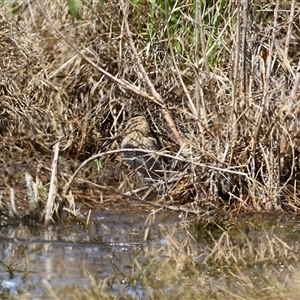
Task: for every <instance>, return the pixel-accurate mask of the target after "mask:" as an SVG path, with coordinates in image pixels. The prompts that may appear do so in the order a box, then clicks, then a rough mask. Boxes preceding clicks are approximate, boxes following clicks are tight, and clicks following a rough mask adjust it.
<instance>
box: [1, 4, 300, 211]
mask: <svg viewBox="0 0 300 300" xmlns="http://www.w3.org/2000/svg"><path fill="white" fill-rule="evenodd" d="M38 3H39V2H37V1H30V0H28V1H19V2H18V4H16V5H12V4H10V2H4V3H2V4H1V8H0V25H1V32H0V40H1V43H0V47H1V49H0V50H1V51H0V56H1V58H0V60H1V77H0V97H1V102H0V111H1V126H0V135H1V144H0V146H1V153H2V157H1V159H2V161H3V162H5V163H6V165H8V164H10V161H11V158H13V160H14V161H16V160H19V159H20V158H22V159H24V160H25V161H29V158H31V159H32V157H34V161H37V162H39V163H40V164H42V165H43V167H45V166H46V167H49V164H48V165H47V164H45V163H44V162H45V161H47V159H49V157H50V156H52V148H53V146H54V145H55V144H56V143H57V142H58V141H59V142H60V160H61V167H59V169H58V171H59V175H58V183H57V185H58V190H57V195H58V196H61V193H60V192H61V191H62V188H63V186H64V185H65V184H66V182H67V180H69V178H70V176H71V175H72V173H73V172H74V171H75V168H74V165H78V162H79V161H83V160H84V159H87V158H89V157H90V156H91V155H92V154H94V153H97V152H98V151H100V152H101V157H100V158H99V161H98V164H96V162H93V163H92V164H88V165H87V166H85V167H84V168H83V169H82V170H81V171H80V172H79V174H78V175H77V179H78V180H79V178H81V179H80V180H81V181H80V180H79V181H76V183H77V184H75V185H74V184H73V185H72V186H70V190H71V191H72V193H73V195H75V197H76V198H75V199H78V198H79V197H77V196H80V197H81V196H82V192H81V193H80V191H82V190H84V189H82V186H84V187H85V189H86V190H88V191H89V192H90V191H93V193H91V194H89V195H88V197H89V198H90V199H99V197H102V200H103V201H105V199H107V198H106V197H109V196H108V195H109V194H111V193H110V192H111V191H114V192H115V194H114V197H118V198H122V197H123V196H124V197H125V195H124V194H125V193H127V192H128V191H129V190H134V189H137V188H139V187H141V186H143V185H144V184H143V183H142V182H141V180H140V178H139V177H137V176H136V175H135V174H133V172H132V171H130V170H128V169H127V168H126V166H125V165H124V164H123V163H122V160H121V155H120V152H118V151H113V150H118V149H119V148H120V141H121V138H122V129H123V128H124V124H125V122H126V121H127V120H128V118H130V117H131V116H132V115H135V114H143V115H145V116H146V117H147V118H148V120H149V121H150V122H151V126H152V129H153V131H154V132H155V133H156V134H157V136H158V137H159V138H160V140H161V142H162V145H163V149H162V151H161V153H160V154H161V155H164V156H166V157H168V163H169V166H170V170H169V172H171V173H168V174H169V175H168V176H167V178H166V180H168V181H169V182H167V183H164V184H163V188H158V189H160V190H163V192H162V193H161V194H159V195H158V197H156V198H157V199H158V202H159V201H160V202H159V203H160V204H162V203H163V205H168V206H172V207H182V206H181V205H186V206H185V208H186V209H188V210H190V211H194V212H199V211H202V209H204V210H205V211H208V210H212V211H216V210H220V209H223V210H227V209H230V210H231V211H234V212H241V211H261V210H270V209H283V210H289V211H293V212H295V213H298V210H299V207H300V206H299V199H298V190H299V187H298V185H299V183H298V180H299V178H298V177H299V176H298V171H297V170H298V168H299V138H298V135H299V133H298V131H299V126H298V115H299V113H298V110H299V105H298V102H299V87H298V84H299V82H298V81H299V72H297V65H298V69H299V64H298V61H299V51H298V45H299V42H300V36H299V32H300V31H299V26H300V22H299V16H300V15H299V14H300V10H299V5H298V4H296V5H295V1H286V2H284V3H282V2H281V1H277V2H276V3H274V4H270V3H269V2H268V1H262V2H260V3H259V4H252V7H248V9H243V7H237V6H236V4H235V3H233V2H232V3H231V4H230V5H225V4H224V2H223V1H221V0H219V1H215V3H214V6H211V7H205V6H201V5H199V3H198V2H197V3H196V6H194V4H193V1H186V2H185V5H183V4H180V3H177V4H176V5H177V6H174V7H168V8H166V7H165V6H164V4H162V3H161V2H158V1H157V2H153V3H152V6H150V4H149V3H148V2H147V1H132V2H130V3H129V2H127V3H125V4H124V3H123V1H121V2H120V1H110V2H109V3H108V1H107V3H106V2H105V1H92V0H91V1H89V2H86V5H82V7H81V8H80V11H79V13H80V16H81V18H80V19H79V20H73V19H72V17H71V16H70V15H69V13H68V5H67V1H58V2H57V1H56V2H54V1H49V2H45V3H43V4H42V5H40V4H38ZM293 3H294V6H293ZM207 5H208V4H207ZM249 5H250V4H249ZM13 10H14V12H15V13H13ZM171 16H172V17H171ZM158 20H159V21H158ZM103 72H104V73H105V75H104V73H103ZM173 125H175V127H174V126H173ZM170 133H172V134H170ZM63 161H66V162H67V163H63ZM100 162H101V163H100ZM27 164H29V163H27ZM30 167H31V172H33V173H32V175H33V176H37V177H36V178H38V179H41V178H42V181H43V186H47V184H48V182H49V181H50V179H49V178H50V173H49V172H48V171H45V168H44V169H43V167H42V169H43V170H44V171H45V174H44V175H42V177H41V173H38V172H37V170H36V169H35V170H32V165H31V166H30ZM33 169H34V168H33ZM39 170H40V169H39ZM120 170H121V171H120ZM47 172H48V173H47ZM36 173H38V175H36ZM5 182H6V185H7V186H9V187H11V186H12V184H11V183H10V182H9V181H5ZM80 182H81V184H79V183H80ZM95 184H98V185H97V186H96V188H94V189H93V186H94V187H95ZM150 185H151V184H150ZM96 191H97V193H96ZM99 191H100V192H99ZM99 193H100V194H99ZM147 193H148V194H149V190H148V192H145V191H143V190H142V191H141V192H135V193H133V194H132V197H133V198H135V199H139V200H143V199H144V198H145V197H144V196H145V194H146V195H147ZM93 197H94V198H93ZM68 199H69V200H70V199H71V200H70V201H72V200H73V198H72V196H71V195H69V198H68Z"/></svg>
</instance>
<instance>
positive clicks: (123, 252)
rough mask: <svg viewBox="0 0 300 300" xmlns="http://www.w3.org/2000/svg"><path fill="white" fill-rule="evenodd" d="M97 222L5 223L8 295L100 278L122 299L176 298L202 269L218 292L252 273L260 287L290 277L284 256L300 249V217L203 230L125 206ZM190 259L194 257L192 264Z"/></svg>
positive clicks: (1, 247)
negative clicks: (235, 273) (233, 276)
mask: <svg viewBox="0 0 300 300" xmlns="http://www.w3.org/2000/svg"><path fill="white" fill-rule="evenodd" d="M91 220H93V221H92V222H91V224H89V225H88V226H84V225H72V226H63V225H59V226H50V227H49V228H48V229H45V228H44V227H43V226H41V225H36V226H31V227H27V226H21V225H20V226H16V227H3V228H2V229H1V234H0V260H1V261H2V265H1V268H0V280H1V286H2V288H1V290H2V293H8V294H9V295H10V296H12V297H13V298H17V297H19V296H20V295H22V294H24V293H25V294H28V295H30V296H31V297H32V298H33V299H54V298H55V297H56V296H57V295H58V297H60V298H62V297H63V298H64V299H68V298H71V296H74V294H76V293H77V291H78V290H81V291H82V290H85V289H86V290H87V291H88V290H89V289H90V288H91V286H92V285H93V284H94V283H93V280H96V281H97V282H101V283H102V285H101V286H102V287H103V286H104V285H105V291H106V292H107V293H108V294H112V295H114V296H116V297H121V296H122V295H126V296H128V297H129V298H132V299H147V298H151V297H150V296H152V297H154V296H153V295H155V290H160V293H161V292H162V291H163V293H165V294H166V295H168V294H169V295H170V297H171V296H172V295H173V294H174V293H175V294H176V293H178V295H179V294H180V292H182V291H180V286H183V282H184V281H186V280H187V279H188V280H190V278H195V274H198V275H197V276H199V279H197V280H198V281H201V282H202V283H201V284H203V289H204V288H208V287H207V285H209V289H210V290H211V292H212V293H214V292H217V291H218V290H219V289H220V290H224V286H226V288H228V289H230V290H231V292H233V293H234V294H236V295H238V294H240V293H242V291H243V289H244V288H245V284H246V283H245V282H243V280H245V281H247V280H248V279H249V278H252V279H253V280H252V279H251V280H252V281H251V284H255V285H257V286H256V287H254V288H255V289H262V290H263V289H265V281H264V280H265V278H270V276H272V274H273V273H274V274H275V275H276V278H279V279H280V278H281V277H282V280H283V281H284V280H285V281H286V282H289V279H288V278H289V277H288V276H289V274H290V273H291V271H290V268H289V265H288V264H287V261H288V260H287V259H286V258H287V256H289V255H290V256H291V264H293V265H294V266H295V261H297V259H298V250H299V248H300V247H299V241H300V222H299V220H298V219H296V218H294V217H291V216H286V215H270V214H269V215H263V214H256V215H249V216H244V217H242V218H239V219H238V220H232V221H230V222H229V223H228V222H227V223H228V224H227V225H226V226H225V225H224V224H223V225H219V224H218V225H217V226H214V227H205V226H203V225H201V223H202V222H201V223H200V224H199V222H198V221H196V220H194V221H193V222H188V224H187V223H186V222H187V221H186V219H184V218H182V217H181V216H180V215H179V214H178V213H174V212H166V211H156V212H152V213H151V211H150V210H149V209H146V208H133V209H130V208H125V209H124V208H122V209H111V210H105V211H99V212H94V214H93V215H92V216H91ZM183 223H184V224H183ZM225 227H226V228H225ZM293 256H294V257H293ZM188 257H192V258H193V263H192V264H191V265H189V264H190V262H189V259H188ZM166 261H168V262H167V263H166ZM233 263H234V264H235V265H236V267H238V268H240V266H243V267H242V268H240V269H239V276H240V278H239V280H240V282H239V285H236V284H237V281H236V279H235V281H230V280H229V279H228V278H230V277H228V274H227V273H226V270H228V271H229V273H230V272H231V273H232V272H233V270H232V269H231V267H232V264H233ZM170 265H171V268H170V270H172V269H173V268H174V275H172V276H171V274H165V275H164V272H163V270H159V268H160V267H161V268H166V272H167V273H170V270H167V269H168V268H169V266H170ZM187 266H188V267H187ZM245 266H246V267H245ZM195 270H197V272H196V273H195ZM9 271H11V272H9ZM151 272H152V273H151ZM153 272H157V274H153ZM199 274H202V275H203V276H202V275H201V276H200V275H199ZM164 276H166V282H167V283H164V278H163V277H164ZM243 276H245V278H247V280H246V279H245V278H244V277H243ZM280 276H281V277H280ZM145 278H148V279H147V281H145ZM193 280H194V279H193ZM280 280H281V279H280ZM179 283H180V284H179ZM172 284H173V285H172ZM178 284H179V287H178V286H177V285H178ZM241 285H242V288H241ZM175 286H176V288H175ZM55 295H56V296H55ZM172 297H173V299H175V298H174V296H172ZM178 297H179V296H178ZM78 299H80V297H78ZM154 299H159V297H158V296H156V298H155V297H154ZM166 299H167V298H166ZM178 299H180V298H178ZM190 299H192V298H190Z"/></svg>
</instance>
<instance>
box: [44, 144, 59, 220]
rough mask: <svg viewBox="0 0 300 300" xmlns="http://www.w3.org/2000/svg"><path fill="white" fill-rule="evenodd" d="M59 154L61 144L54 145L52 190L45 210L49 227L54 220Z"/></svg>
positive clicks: (50, 189)
mask: <svg viewBox="0 0 300 300" xmlns="http://www.w3.org/2000/svg"><path fill="white" fill-rule="evenodd" d="M58 154H59V142H58V143H56V144H55V145H54V157H53V162H52V170H51V180H50V188H49V194H48V199H47V204H46V208H45V225H48V224H49V222H50V220H51V219H52V213H53V206H54V201H55V197H56V181H57V177H56V174H57V162H58Z"/></svg>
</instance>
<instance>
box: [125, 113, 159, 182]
mask: <svg viewBox="0 0 300 300" xmlns="http://www.w3.org/2000/svg"><path fill="white" fill-rule="evenodd" d="M121 147H122V148H123V149H137V150H132V151H125V152H124V158H125V160H126V162H127V163H128V164H129V165H130V166H131V167H132V168H133V169H134V170H136V171H137V172H138V173H140V174H141V175H142V176H143V177H144V178H151V179H155V180H157V179H159V178H160V177H162V176H163V174H164V171H163V165H162V161H161V159H160V157H159V156H158V155H155V154H153V153H146V152H142V151H139V150H138V149H143V150H152V151H157V150H159V143H158V140H157V139H156V138H155V137H154V136H153V134H152V131H151V128H150V125H149V123H148V121H147V119H146V118H145V117H143V116H136V117H133V118H131V119H130V120H129V121H128V123H127V125H126V129H125V137H124V139H123V141H122V143H121Z"/></svg>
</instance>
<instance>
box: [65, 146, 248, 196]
mask: <svg viewBox="0 0 300 300" xmlns="http://www.w3.org/2000/svg"><path fill="white" fill-rule="evenodd" d="M134 151H139V152H144V153H148V154H155V155H159V156H162V157H166V158H171V159H174V160H178V161H182V162H186V163H189V164H192V165H194V166H197V167H202V168H208V169H212V170H216V171H221V172H226V173H231V174H236V175H241V176H248V174H247V173H243V172H238V171H234V170H232V169H234V168H242V167H244V166H238V167H231V168H230V169H223V168H218V167H215V166H211V165H207V164H202V163H196V162H194V161H192V160H188V159H186V158H183V157H178V156H173V155H169V154H165V153H160V152H157V151H151V150H147V149H116V150H110V151H106V152H103V153H98V154H95V155H93V156H91V157H90V158H88V159H86V160H85V161H84V162H83V163H82V164H81V165H80V166H79V167H78V168H77V170H76V171H75V172H74V173H73V175H72V176H71V178H70V179H69V181H68V182H67V183H66V185H65V186H64V189H63V193H62V195H63V196H64V197H65V196H66V195H67V194H68V192H69V190H70V187H71V185H72V183H73V181H74V179H75V178H76V176H77V174H78V173H79V172H80V170H81V169H82V168H83V167H85V166H86V165H87V164H88V163H90V162H91V161H94V160H95V159H97V158H100V157H102V156H104V155H109V154H115V153H120V152H134Z"/></svg>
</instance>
